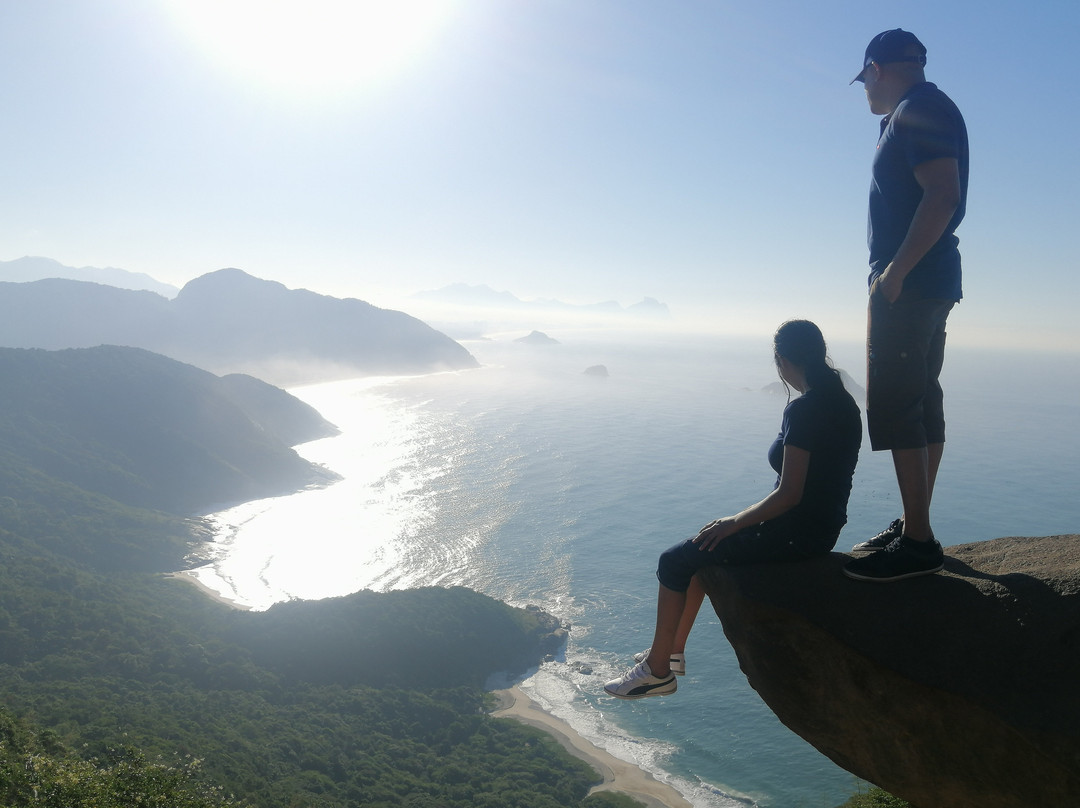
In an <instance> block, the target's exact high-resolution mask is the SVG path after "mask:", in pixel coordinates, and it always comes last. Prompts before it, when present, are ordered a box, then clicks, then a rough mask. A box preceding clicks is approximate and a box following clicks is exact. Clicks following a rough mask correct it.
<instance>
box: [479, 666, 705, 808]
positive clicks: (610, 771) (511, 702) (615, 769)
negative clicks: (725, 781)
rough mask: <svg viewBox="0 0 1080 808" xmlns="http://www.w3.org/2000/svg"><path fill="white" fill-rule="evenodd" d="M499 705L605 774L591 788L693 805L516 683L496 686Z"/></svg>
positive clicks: (649, 801) (505, 714) (655, 807)
mask: <svg viewBox="0 0 1080 808" xmlns="http://www.w3.org/2000/svg"><path fill="white" fill-rule="evenodd" d="M495 695H497V696H498V697H499V698H500V699H501V700H502V706H501V707H499V709H497V710H495V712H493V713H492V715H493V716H495V717H497V718H513V719H515V720H517V721H522V722H524V723H526V724H531V725H532V726H534V727H539V728H540V729H542V730H544V731H545V732H547V733H550V734H551V735H552V736H553V737H554V738H555V739H556V740H557V741H558V742H559V743H561V744H562V745H563V747H564V748H565V749H566V750H567V751H568V752H570V754H572V755H574V756H576V757H579V758H581V759H582V760H584V761H585V762H586V763H588V764H589V765H590V766H592V767H593V768H594V769H596V770H597V771H598V772H599V773H600V775H601V776H602V777H603V778H604V782H603V783H601V784H600V785H598V786H595V787H594V788H593V789H592V790H593V791H618V792H620V793H622V794H627V795H628V796H630V797H633V798H634V799H635V800H638V801H639V802H642V803H644V804H645V805H647V806H649V808H693V806H692V805H691V804H690V803H689V802H687V801H686V799H685V798H684V797H683V796H682V795H681V794H680V793H679V792H678V791H676V790H675V789H674V788H672V787H671V786H669V785H666V784H664V783H661V782H660V781H658V780H656V779H655V778H654V777H653V776H652V775H651V774H649V773H648V772H645V771H642V770H641V769H639V768H638V767H637V766H635V765H633V764H632V763H627V762H626V761H625V760H619V759H618V758H617V757H615V756H614V755H611V754H609V753H608V752H605V751H604V750H603V749H600V748H599V747H597V746H594V745H593V744H592V743H590V742H589V741H587V740H585V738H583V737H582V736H581V735H579V734H578V733H577V732H575V731H574V729H573V728H572V727H571V726H570V725H569V724H567V723H566V722H565V721H562V720H561V719H558V718H556V717H555V716H553V715H551V714H550V713H547V712H544V710H542V709H541V708H540V706H539V705H537V704H536V702H534V701H533V700H532V699H530V698H529V697H528V696H526V695H525V693H524V692H522V690H521V689H520V688H518V687H512V688H510V689H509V690H499V691H496V694H495Z"/></svg>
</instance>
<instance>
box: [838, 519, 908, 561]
mask: <svg viewBox="0 0 1080 808" xmlns="http://www.w3.org/2000/svg"><path fill="white" fill-rule="evenodd" d="M903 535H904V520H903V519H893V520H892V522H890V523H889V526H888V527H887V528H885V529H884V530H883V531H881V532H880V533H878V534H877V535H876V536H874V538H872V539H867V540H866V541H861V542H859V543H858V544H856V545H855V546H854V547H852V548H851V552H853V553H873V552H875V551H877V550H884V549H885V548H886V547H888V546H889V545H890V544H892V543H893V542H894V541H896V540H897V539H899V538H900V537H901V536H903Z"/></svg>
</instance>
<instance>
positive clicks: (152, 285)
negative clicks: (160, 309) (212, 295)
mask: <svg viewBox="0 0 1080 808" xmlns="http://www.w3.org/2000/svg"><path fill="white" fill-rule="evenodd" d="M46 278H65V279H67V280H72V281H89V282H90V283H104V284H106V285H108V286H115V287H117V288H118V289H140V290H146V291H148V292H155V293H157V294H159V295H161V296H162V297H168V298H173V297H176V293H177V292H179V291H180V290H179V289H177V288H176V287H175V286H173V285H172V284H168V283H162V282H161V281H159V280H156V279H154V278H151V277H150V276H149V275H147V274H145V273H143V272H129V271H128V270H126V269H117V268H116V267H69V266H64V265H63V264H61V263H60V262H59V261H56V260H54V259H52V258H44V257H42V256H29V255H28V256H24V257H23V258H16V259H15V260H14V261H0V281H7V282H10V283H26V282H27V281H40V280H44V279H46Z"/></svg>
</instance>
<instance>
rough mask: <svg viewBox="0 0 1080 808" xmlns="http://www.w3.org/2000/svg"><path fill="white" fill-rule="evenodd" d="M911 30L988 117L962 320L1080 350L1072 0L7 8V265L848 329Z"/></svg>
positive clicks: (162, 3)
mask: <svg viewBox="0 0 1080 808" xmlns="http://www.w3.org/2000/svg"><path fill="white" fill-rule="evenodd" d="M895 27H902V28H905V29H907V30H911V31H913V32H915V33H916V34H917V35H918V36H919V38H920V39H921V40H922V41H923V43H924V44H925V45H926V47H927V49H928V64H927V77H928V79H929V80H931V81H934V82H936V83H937V84H938V85H939V86H940V87H941V88H942V89H943V90H945V92H946V93H948V94H949V95H950V96H951V97H952V98H953V100H954V101H956V102H957V104H958V105H959V107H960V108H961V110H962V111H963V113H964V116H965V118H966V120H967V124H968V129H969V133H970V140H971V153H972V158H971V183H970V192H969V202H968V212H967V219H966V220H965V222H964V223H963V224H962V225H961V228H960V230H959V231H958V235H959V237H960V248H961V252H962V255H963V261H964V268H965V282H964V290H965V300H964V301H963V303H962V304H961V305H960V306H959V307H958V308H957V309H956V310H955V311H954V313H953V315H952V316H951V318H950V336H949V339H950V341H951V342H953V343H957V342H958V343H961V344H970V345H984V344H986V345H994V346H999V347H1024V348H1027V347H1039V348H1046V349H1050V350H1067V351H1080V325H1078V324H1077V323H1078V318H1076V317H1075V315H1074V313H1073V310H1074V307H1075V302H1074V301H1076V300H1077V299H1080V272H1078V270H1080V266H1078V263H1080V262H1078V261H1077V258H1076V250H1075V249H1073V237H1074V233H1075V230H1076V228H1077V226H1078V222H1080V216H1078V214H1080V193H1078V190H1077V189H1078V188H1080V160H1078V159H1077V157H1076V155H1075V153H1074V149H1073V148H1072V147H1062V146H1061V139H1062V138H1063V137H1064V138H1066V139H1068V138H1069V137H1071V136H1072V134H1073V133H1074V132H1076V131H1077V130H1078V129H1080V104H1078V103H1077V102H1078V100H1080V93H1078V92H1077V89H1076V87H1075V86H1074V85H1072V83H1071V82H1072V76H1073V75H1074V73H1075V58H1074V57H1073V53H1074V50H1075V42H1076V37H1077V35H1078V34H1080V3H1077V2H1076V1H1075V0H1037V2H1030V3H1021V2H1002V1H1000V0H979V2H975V1H974V0H955V1H953V2H947V3H942V2H940V0H933V2H923V0H907V1H906V2H904V3H893V4H882V3H877V4H871V3H866V2H847V0H843V1H840V0H820V1H819V2H815V3H806V2H803V1H802V0H784V1H783V2H776V1H774V0H754V1H753V2H750V1H749V0H742V2H726V0H667V2H659V1H658V0H394V2H392V3H390V2H385V0H383V1H382V2H376V3H371V4H368V3H366V2H364V0H352V2H333V1H332V0H302V1H298V2H290V0H261V1H260V2H250V1H249V0H214V2H207V0H183V1H181V0H34V1H33V2H32V1H31V0H0V75H3V77H4V80H3V81H2V82H0V110H2V115H0V260H3V261H8V260H14V259H16V258H19V257H22V256H25V255H32V256H45V257H49V258H53V259H55V260H58V261H60V262H61V263H63V264H66V265H68V266H73V267H83V266H95V267H119V268H122V269H126V270H129V271H132V272H144V273H147V274H149V275H151V276H153V277H155V278H157V279H158V280H161V281H164V282H167V283H171V284H174V285H176V286H182V285H183V284H184V283H186V282H187V281H188V280H191V279H192V278H195V277H198V276H200V275H203V274H205V273H207V272H211V271H214V270H216V269H220V268H223V267H238V268H240V269H243V270H245V271H246V272H248V273H250V274H252V275H255V276H257V277H261V278H267V279H271V280H276V281H280V282H281V283H284V284H285V285H286V286H289V287H291V288H307V289H311V290H313V291H316V292H320V293H324V294H331V295H335V296H340V297H359V298H361V299H364V300H368V301H369V302H371V303H374V304H375V305H379V306H387V307H393V308H404V309H406V310H408V305H409V304H408V302H407V301H408V295H410V294H412V293H415V292H418V291H424V290H432V289H439V288H442V287H444V286H447V285H450V284H454V283H464V284H469V285H486V286H489V287H491V288H492V289H495V290H498V291H509V292H511V293H513V294H514V295H516V296H517V297H519V298H522V299H526V300H531V299H537V298H554V299H559V300H563V301H566V302H571V303H595V302H599V301H606V300H616V301H618V302H619V303H621V304H622V305H624V306H627V305H630V304H633V303H636V302H638V301H640V300H642V299H643V298H645V297H652V298H655V299H657V300H660V301H662V302H664V303H666V304H667V305H668V307H669V309H670V310H671V311H672V314H673V316H674V317H675V318H676V319H678V320H679V321H686V322H694V323H699V324H705V325H706V326H707V327H709V328H712V329H714V330H717V331H720V332H731V333H741V332H747V331H749V332H767V333H771V331H772V330H773V329H774V328H775V326H776V324H777V323H778V322H780V321H781V320H783V319H787V318H789V317H808V318H810V319H814V320H816V321H817V322H818V323H819V324H820V325H821V326H822V328H823V330H824V331H825V333H826V336H827V337H832V336H840V337H845V338H846V337H857V336H858V335H859V334H860V333H862V332H863V329H864V327H865V326H864V320H865V315H864V309H865V299H866V280H865V279H866V272H867V266H866V260H867V253H866V198H867V191H868V188H869V170H870V160H871V158H872V155H873V151H874V145H875V142H876V138H877V131H878V121H877V118H876V117H875V116H873V115H871V114H870V112H869V109H868V106H867V103H866V99H865V95H864V93H863V90H862V86H861V85H860V84H855V85H852V86H849V82H850V80H851V78H852V76H854V75H855V74H856V72H858V70H859V69H860V68H861V66H862V56H863V51H864V49H865V47H866V44H867V42H868V41H869V39H870V38H871V37H872V36H874V35H875V34H877V33H878V32H880V31H882V30H885V29H888V28H895ZM1069 87H1073V89H1071V90H1070V89H1069Z"/></svg>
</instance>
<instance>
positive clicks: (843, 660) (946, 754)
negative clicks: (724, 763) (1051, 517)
mask: <svg viewBox="0 0 1080 808" xmlns="http://www.w3.org/2000/svg"><path fill="white" fill-rule="evenodd" d="M945 552H946V561H945V570H944V571H943V572H941V573H939V574H937V575H932V576H928V577H925V578H918V579H914V580H910V581H905V582H900V583H894V584H873V583H863V582H858V581H852V580H850V579H848V578H845V577H844V576H843V575H842V574H841V571H840V570H841V567H842V566H843V564H844V563H845V562H846V561H847V560H848V558H849V556H848V555H845V554H842V553H832V554H830V555H829V556H827V557H824V558H821V559H817V560H815V561H811V562H804V563H800V564H782V565H752V566H746V567H727V568H723V567H716V568H712V569H710V570H708V571H706V573H704V574H703V579H702V580H703V583H704V585H705V589H706V591H707V592H708V593H709V597H710V599H711V601H712V603H713V607H714V609H715V610H716V613H717V615H718V616H719V617H720V620H721V622H722V624H723V627H724V633H725V634H726V635H727V638H728V640H729V641H730V642H731V644H732V646H733V647H734V649H735V652H736V655H737V656H738V659H739V664H740V666H741V668H742V670H743V672H744V673H745V674H746V676H747V679H748V680H749V682H750V684H751V686H752V687H753V688H754V689H755V690H756V691H757V692H758V693H759V694H760V695H761V697H762V699H764V700H765V703H766V704H768V706H769V707H770V709H772V711H773V712H774V713H775V714H776V715H777V716H778V717H779V718H780V720H781V721H782V722H783V723H784V724H785V725H786V726H787V727H788V728H790V729H791V730H792V731H794V732H795V733H797V734H798V735H799V736H801V737H802V738H804V739H805V740H806V741H808V742H809V743H810V744H812V745H813V746H814V747H815V748H817V749H818V750H819V751H821V752H822V753H823V754H825V755H827V756H828V757H829V758H831V759H832V760H833V761H835V762H836V763H837V764H838V765H840V766H841V767H843V768H844V769H847V770H848V771H850V772H852V773H854V774H856V775H857V776H859V777H861V778H863V779H865V780H868V781H869V782H871V783H874V784H875V785H877V786H879V787H881V788H883V789H885V790H886V791H889V792H891V793H893V794H896V795H897V796H899V797H902V798H904V799H906V800H907V801H908V802H910V803H911V804H912V805H913V806H919V807H920V808H961V806H964V807H965V808H967V807H969V806H972V805H978V806H980V808H1005V806H1011V807H1015V806H1031V805H1045V806H1065V805H1076V804H1080V803H1078V801H1080V536H1049V537H1045V538H1003V539H995V540H993V541H986V542H978V543H974V544H966V545H960V546H956V547H947V548H946V550H945Z"/></svg>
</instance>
